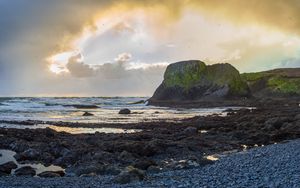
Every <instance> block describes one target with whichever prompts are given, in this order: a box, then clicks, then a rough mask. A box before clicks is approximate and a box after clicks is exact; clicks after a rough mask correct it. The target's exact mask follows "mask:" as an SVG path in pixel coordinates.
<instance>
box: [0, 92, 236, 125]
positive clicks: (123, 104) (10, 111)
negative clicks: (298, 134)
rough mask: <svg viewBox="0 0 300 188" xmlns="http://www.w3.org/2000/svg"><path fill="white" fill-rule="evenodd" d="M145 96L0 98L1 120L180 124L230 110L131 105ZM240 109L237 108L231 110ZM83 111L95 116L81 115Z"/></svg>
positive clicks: (223, 108)
mask: <svg viewBox="0 0 300 188" xmlns="http://www.w3.org/2000/svg"><path fill="white" fill-rule="evenodd" d="M147 99H148V98H145V97H114V98H103V97H90V98H57V97H53V98H0V120H18V121H22V120H28V119H31V120H42V121H65V122H84V123H137V122H153V121H161V120H164V121H178V120H180V119H183V118H190V117H194V116H205V115H211V114H220V115H226V113H224V112H223V111H224V110H226V109H227V108H229V107H220V108H197V109H180V108H166V107H155V106H147V105H146V104H144V103H143V104H132V103H134V102H137V101H141V100H144V101H146V100H147ZM74 105H95V106H97V107H98V108H95V109H78V108H76V107H74ZM122 108H129V109H130V110H131V111H132V112H133V113H132V114H130V115H120V114H118V112H119V110H120V109H122ZM230 108H233V109H237V108H235V107H230ZM84 112H90V113H93V114H94V116H82V115H83V113H84Z"/></svg>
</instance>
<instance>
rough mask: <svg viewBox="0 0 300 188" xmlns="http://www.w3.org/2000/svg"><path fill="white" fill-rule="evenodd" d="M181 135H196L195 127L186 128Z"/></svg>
mask: <svg viewBox="0 0 300 188" xmlns="http://www.w3.org/2000/svg"><path fill="white" fill-rule="evenodd" d="M183 133H184V134H186V135H192V134H197V133H198V129H197V128H196V127H187V128H186V129H184V130H183Z"/></svg>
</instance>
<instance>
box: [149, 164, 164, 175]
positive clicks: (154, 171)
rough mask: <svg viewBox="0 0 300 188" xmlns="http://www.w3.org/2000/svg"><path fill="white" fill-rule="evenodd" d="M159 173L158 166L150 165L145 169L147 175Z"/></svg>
mask: <svg viewBox="0 0 300 188" xmlns="http://www.w3.org/2000/svg"><path fill="white" fill-rule="evenodd" d="M159 172H161V168H160V167H159V166H153V165H151V166H149V167H148V168H147V173H152V174H155V173H159Z"/></svg>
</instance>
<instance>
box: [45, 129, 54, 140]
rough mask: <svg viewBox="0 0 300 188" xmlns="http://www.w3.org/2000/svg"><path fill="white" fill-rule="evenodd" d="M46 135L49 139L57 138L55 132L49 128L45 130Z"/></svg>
mask: <svg viewBox="0 0 300 188" xmlns="http://www.w3.org/2000/svg"><path fill="white" fill-rule="evenodd" d="M45 135H46V137H48V138H53V137H54V136H55V133H54V130H52V129H50V128H49V127H47V128H46V129H45Z"/></svg>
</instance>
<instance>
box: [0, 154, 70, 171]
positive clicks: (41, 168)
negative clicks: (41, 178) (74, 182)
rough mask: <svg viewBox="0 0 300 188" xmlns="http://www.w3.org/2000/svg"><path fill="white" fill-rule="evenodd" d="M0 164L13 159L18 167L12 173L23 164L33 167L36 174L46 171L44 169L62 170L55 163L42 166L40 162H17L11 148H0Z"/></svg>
mask: <svg viewBox="0 0 300 188" xmlns="http://www.w3.org/2000/svg"><path fill="white" fill-rule="evenodd" d="M0 154H1V155H0V165H1V164H4V163H7V162H10V161H13V162H14V163H15V164H16V165H17V166H18V167H17V168H16V169H14V170H12V174H14V172H15V171H16V170H17V169H19V168H21V167H24V166H31V167H32V168H34V169H35V171H36V174H39V173H42V172H46V171H64V169H63V168H61V167H60V166H55V165H50V166H47V167H46V166H44V165H42V164H40V163H37V164H19V163H18V161H16V159H15V158H14V155H15V154H16V152H14V151H11V150H0Z"/></svg>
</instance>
